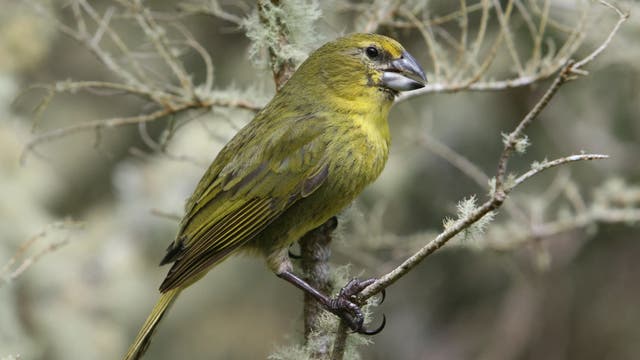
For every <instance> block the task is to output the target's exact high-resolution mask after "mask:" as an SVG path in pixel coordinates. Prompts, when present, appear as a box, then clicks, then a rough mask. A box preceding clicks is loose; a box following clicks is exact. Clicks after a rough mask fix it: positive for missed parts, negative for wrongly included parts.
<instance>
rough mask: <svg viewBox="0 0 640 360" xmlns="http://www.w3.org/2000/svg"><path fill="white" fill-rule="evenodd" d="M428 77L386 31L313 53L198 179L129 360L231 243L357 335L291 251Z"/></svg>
mask: <svg viewBox="0 0 640 360" xmlns="http://www.w3.org/2000/svg"><path fill="white" fill-rule="evenodd" d="M425 83H426V77H425V74H424V71H423V70H422V68H421V67H420V65H418V63H417V62H416V60H415V59H414V58H413V57H412V56H411V55H410V54H409V53H408V52H407V51H406V50H404V48H403V47H402V46H401V45H400V44H399V43H398V42H397V41H395V40H393V39H390V38H388V37H385V36H381V35H375V34H353V35H348V36H345V37H342V38H339V39H337V40H334V41H331V42H329V43H327V44H325V45H323V46H322V47H321V48H319V49H318V50H316V51H315V52H313V53H312V54H311V55H310V56H309V58H308V59H307V60H306V61H305V62H304V63H303V64H302V65H300V67H299V68H298V70H297V71H296V72H295V73H294V74H293V76H292V77H291V79H289V81H287V83H286V84H285V85H284V86H283V87H282V89H281V90H280V92H278V93H277V94H276V95H275V96H274V97H273V99H272V100H271V102H270V103H269V104H268V105H267V106H266V107H265V108H264V109H263V110H262V111H261V112H260V113H259V114H258V115H256V117H255V118H254V119H253V120H252V121H251V122H250V123H249V124H248V125H247V126H245V127H244V128H243V129H242V130H240V131H239V132H238V134H237V135H236V136H235V137H234V138H233V139H231V141H229V143H228V144H227V145H226V146H225V147H224V148H223V149H222V150H221V151H220V153H219V154H218V156H217V157H216V158H215V160H214V161H213V163H212V164H211V166H210V167H209V169H208V170H207V171H206V173H205V174H204V176H203V177H202V179H201V180H200V183H199V184H198V186H197V187H196V189H195V191H194V193H193V195H192V196H191V198H190V199H189V201H188V202H187V205H186V215H185V216H184V219H183V220H182V222H181V225H180V229H179V231H178V235H177V237H176V240H175V241H174V242H173V243H172V244H171V245H170V246H169V248H168V249H167V254H166V256H165V257H164V259H162V262H161V264H169V263H173V265H172V267H171V269H170V270H169V273H168V274H167V277H166V278H165V280H164V281H163V282H162V285H160V292H161V293H162V295H161V296H160V299H159V300H158V302H157V304H156V305H155V307H154V308H153V311H152V312H151V314H150V315H149V317H148V318H147V320H146V322H145V323H144V325H143V327H142V329H141V330H140V332H139V333H138V336H137V337H136V339H135V341H134V343H133V344H132V345H131V347H130V348H129V351H128V353H127V355H126V357H125V359H137V358H139V357H140V356H141V355H142V353H143V352H144V350H145V348H146V347H147V346H148V343H149V339H150V337H151V334H152V332H153V329H154V328H155V327H156V325H157V324H158V322H159V321H160V319H161V318H162V316H163V315H164V313H165V312H166V311H167V309H168V307H169V306H170V305H171V303H173V301H174V300H175V299H176V297H177V296H178V294H180V292H181V291H182V290H183V289H185V288H187V287H188V286H189V285H191V284H193V283H194V282H196V281H198V280H199V279H200V278H202V277H203V276H204V275H205V274H206V273H207V271H208V270H209V269H211V268H212V267H213V266H215V265H216V264H218V263H219V262H221V261H223V260H224V259H226V258H227V257H228V256H230V255H232V254H235V253H237V252H239V251H250V252H253V253H257V254H261V255H262V256H264V257H265V258H266V261H267V264H268V266H269V268H270V269H271V270H272V271H273V272H275V273H276V274H277V275H278V276H280V277H281V278H283V279H285V280H287V281H289V282H291V283H293V284H294V285H296V286H298V287H299V288H301V289H303V290H305V291H307V292H309V293H310V294H311V295H312V296H314V297H315V298H316V299H317V300H318V301H319V302H321V303H322V304H323V305H324V306H325V308H327V310H329V311H331V312H333V313H335V314H336V315H338V316H341V317H343V318H344V319H346V320H348V321H349V324H350V326H351V327H352V328H353V330H355V331H363V330H362V315H361V314H360V311H359V309H358V307H357V306H356V305H355V304H353V303H351V302H350V301H348V298H346V297H342V298H337V299H331V298H329V297H327V296H325V295H324V294H322V293H320V292H319V291H317V290H315V289H314V288H312V287H311V286H310V285H308V284H307V283H305V282H304V281H303V280H302V279H300V278H299V277H297V276H296V275H294V274H293V272H292V265H291V262H290V259H289V254H288V249H289V246H290V245H291V244H292V243H293V242H295V241H296V240H298V239H299V238H300V237H302V236H303V235H304V234H305V233H307V232H308V231H310V230H312V229H314V228H316V227H318V226H320V225H322V224H323V223H324V222H326V221H327V220H328V219H330V218H331V217H332V216H334V215H335V214H337V213H338V212H339V211H340V210H342V209H343V208H344V207H345V206H347V205H348V204H349V203H351V201H353V199H354V198H355V197H356V196H357V195H358V194H359V193H360V192H361V191H362V190H363V189H364V187H365V186H366V185H367V184H369V183H371V182H372V181H373V180H374V179H376V178H377V177H378V175H379V174H380V172H381V171H382V169H383V167H384V165H385V162H386V161H387V155H388V151H389V142H390V137H389V126H388V124H387V116H388V114H389V109H390V108H391V105H392V103H393V100H394V98H395V96H396V95H397V94H398V92H400V91H406V90H414V89H418V88H421V87H423V86H424V84H425ZM356 288H358V289H361V288H362V286H356ZM358 291H359V290H358Z"/></svg>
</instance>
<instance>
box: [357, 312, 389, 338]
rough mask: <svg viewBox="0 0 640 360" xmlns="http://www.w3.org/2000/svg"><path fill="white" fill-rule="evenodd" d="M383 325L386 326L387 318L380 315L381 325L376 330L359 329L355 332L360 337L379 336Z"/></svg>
mask: <svg viewBox="0 0 640 360" xmlns="http://www.w3.org/2000/svg"><path fill="white" fill-rule="evenodd" d="M385 325H387V317H386V316H385V315H384V314H382V324H380V326H378V328H377V329H375V330H367V329H360V330H359V331H356V332H357V333H358V334H362V335H376V334H379V333H380V332H381V331H382V330H383V329H384V326H385Z"/></svg>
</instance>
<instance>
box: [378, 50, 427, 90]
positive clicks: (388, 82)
mask: <svg viewBox="0 0 640 360" xmlns="http://www.w3.org/2000/svg"><path fill="white" fill-rule="evenodd" d="M426 83H427V76H426V75H425V74H424V70H422V68H421V67H420V65H419V64H418V62H417V61H416V59H414V58H413V56H411V54H409V53H408V52H407V51H403V52H402V56H401V57H400V58H399V59H395V60H392V61H391V62H390V63H389V66H388V67H387V68H385V69H384V72H383V73H382V85H384V86H385V87H388V88H390V89H393V90H396V91H407V90H415V89H420V88H421V87H424V86H425V84H426Z"/></svg>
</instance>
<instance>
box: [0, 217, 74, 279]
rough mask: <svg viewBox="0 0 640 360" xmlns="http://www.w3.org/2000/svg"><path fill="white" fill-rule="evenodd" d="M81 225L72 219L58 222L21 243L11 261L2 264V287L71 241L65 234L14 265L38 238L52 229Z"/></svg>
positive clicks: (66, 228) (72, 227)
mask: <svg viewBox="0 0 640 360" xmlns="http://www.w3.org/2000/svg"><path fill="white" fill-rule="evenodd" d="M81 226H82V224H81V223H78V222H74V221H70V220H67V221H62V222H56V223H53V224H50V225H48V226H47V227H46V228H45V229H44V230H42V231H41V232H39V233H38V234H36V235H34V236H32V237H31V238H29V239H27V240H26V241H25V242H24V243H22V245H20V247H19V248H18V250H17V251H16V253H15V254H14V255H13V256H12V257H11V258H10V259H9V261H7V263H6V264H5V265H4V266H2V268H1V269H0V288H1V287H2V286H3V285H5V284H8V283H10V282H12V281H13V280H15V279H16V278H18V277H19V276H20V275H22V274H23V273H24V272H25V271H27V269H29V268H30V267H31V266H32V265H33V264H35V263H36V262H38V260H40V259H41V258H42V257H43V256H45V255H46V254H49V253H52V252H54V251H56V250H57V249H59V248H60V247H62V246H64V245H66V244H67V243H68V242H69V236H68V235H67V236H65V237H64V238H63V239H62V240H58V241H53V242H51V243H49V244H48V245H46V246H45V247H44V248H43V249H41V250H39V251H37V252H36V253H35V254H33V255H31V256H28V257H25V258H24V259H22V261H21V262H20V263H19V264H18V265H17V266H15V267H14V265H15V264H16V263H17V262H18V261H19V260H20V259H21V258H23V256H24V255H25V253H26V252H27V251H28V250H29V249H30V248H32V247H33V245H34V244H35V243H36V242H37V241H38V240H41V239H43V238H45V237H46V236H47V235H49V233H50V232H51V230H58V229H63V230H71V229H76V228H79V227H81Z"/></svg>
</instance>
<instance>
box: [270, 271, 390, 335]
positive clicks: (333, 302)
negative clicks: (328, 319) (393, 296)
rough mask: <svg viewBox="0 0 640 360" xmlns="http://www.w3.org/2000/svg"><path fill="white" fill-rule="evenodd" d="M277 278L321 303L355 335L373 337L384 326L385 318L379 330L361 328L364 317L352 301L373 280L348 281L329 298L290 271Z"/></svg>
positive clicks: (280, 274)
mask: <svg viewBox="0 0 640 360" xmlns="http://www.w3.org/2000/svg"><path fill="white" fill-rule="evenodd" d="M278 276H279V277H280V278H282V279H284V280H287V281H288V282H290V283H292V284H293V285H295V286H296V287H298V288H300V289H302V290H303V291H306V292H307V293H309V294H310V295H311V296H313V297H314V298H315V299H316V300H317V301H318V302H319V303H321V304H322V305H323V306H324V307H325V309H327V311H330V312H332V313H333V314H335V315H337V316H338V317H340V318H341V319H343V320H344V321H346V322H347V324H348V325H349V327H350V328H351V330H353V331H355V332H357V333H361V334H366V335H375V334H377V333H379V332H380V331H382V329H383V328H384V326H385V324H386V318H384V317H383V319H382V325H381V326H380V327H379V328H377V329H375V330H367V329H365V328H364V327H363V323H364V315H362V311H361V310H360V307H359V306H358V305H357V304H356V303H355V302H353V301H352V300H353V297H354V296H356V295H357V294H358V293H359V292H360V291H362V290H363V289H364V288H366V287H367V286H369V285H371V284H372V283H373V282H374V281H375V279H369V280H364V281H360V280H357V279H353V280H351V281H349V283H348V284H347V285H345V287H343V288H342V290H340V293H339V294H338V296H337V297H335V298H330V297H328V296H326V295H324V294H322V293H321V292H319V291H318V290H316V289H315V288H313V287H312V286H311V285H309V284H307V282H306V281H304V280H302V279H301V278H299V277H298V276H296V275H295V274H294V273H292V272H291V271H284V272H281V273H279V274H278Z"/></svg>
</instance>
